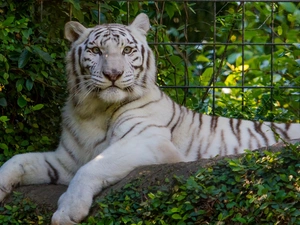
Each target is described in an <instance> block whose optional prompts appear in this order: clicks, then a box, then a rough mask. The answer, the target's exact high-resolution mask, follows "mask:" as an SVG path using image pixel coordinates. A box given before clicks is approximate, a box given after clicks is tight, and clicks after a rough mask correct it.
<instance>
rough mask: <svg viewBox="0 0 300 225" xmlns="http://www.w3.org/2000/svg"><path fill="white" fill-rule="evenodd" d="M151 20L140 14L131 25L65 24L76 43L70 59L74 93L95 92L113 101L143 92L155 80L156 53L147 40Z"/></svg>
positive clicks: (105, 99) (71, 84) (136, 95)
mask: <svg viewBox="0 0 300 225" xmlns="http://www.w3.org/2000/svg"><path fill="white" fill-rule="evenodd" d="M149 27H150V25H149V19H148V17H147V16H146V15H145V14H140V15H139V16H138V17H136V19H135V20H134V21H133V23H132V24H131V25H130V26H124V25H120V24H107V25H99V26H96V27H94V28H89V29H87V28H85V27H83V26H82V25H81V24H79V23H77V22H69V23H68V24H67V25H66V37H67V39H69V40H70V41H72V42H73V45H72V49H71V50H70V53H69V57H68V59H69V60H67V61H68V64H72V66H68V72H69V74H71V76H69V80H71V82H69V83H70V84H69V85H70V86H71V88H70V89H71V90H74V91H73V94H77V95H78V94H81V95H82V96H85V97H87V96H89V95H94V96H95V95H96V96H97V97H98V98H99V99H101V100H103V101H105V102H109V103H114V102H122V101H124V100H126V99H134V98H138V97H140V96H142V95H143V93H144V92H145V91H146V89H147V83H148V82H152V83H154V82H155V81H154V80H155V69H151V68H152V67H154V65H152V64H153V63H154V59H153V54H152V52H151V50H150V48H149V46H148V44H147V41H146V33H147V31H148V29H149Z"/></svg>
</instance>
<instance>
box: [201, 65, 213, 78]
mask: <svg viewBox="0 0 300 225" xmlns="http://www.w3.org/2000/svg"><path fill="white" fill-rule="evenodd" d="M213 72H214V69H213V68H212V67H208V68H206V69H205V70H204V72H203V73H202V75H201V76H200V80H201V81H202V82H208V81H209V80H210V79H211V76H212V75H213Z"/></svg>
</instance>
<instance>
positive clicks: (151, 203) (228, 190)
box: [82, 145, 300, 225]
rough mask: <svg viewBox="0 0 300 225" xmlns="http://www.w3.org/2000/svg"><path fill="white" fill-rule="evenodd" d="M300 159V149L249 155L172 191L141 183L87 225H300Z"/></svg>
mask: <svg viewBox="0 0 300 225" xmlns="http://www.w3.org/2000/svg"><path fill="white" fill-rule="evenodd" d="M299 157H300V153H299V147H298V149H297V147H296V145H291V146H290V147H289V148H287V149H285V150H283V151H282V152H276V153H274V152H270V151H265V152H251V151H249V152H247V153H246V155H245V156H243V157H241V158H238V159H226V160H223V161H220V162H218V163H217V164H216V165H214V166H211V167H209V168H202V169H200V170H199V171H198V172H197V173H196V174H195V175H193V176H191V177H189V178H187V179H185V178H182V177H174V180H173V182H174V183H172V185H167V186H151V187H148V188H147V189H142V190H141V189H139V186H138V181H136V183H131V184H128V185H127V186H126V187H124V188H123V189H122V190H120V191H119V192H113V193H111V194H110V195H108V196H107V197H105V198H103V199H100V200H98V202H97V203H96V206H95V207H96V210H97V212H98V214H97V215H96V216H95V217H90V218H88V219H87V222H85V223H82V224H84V225H87V224H89V225H90V224H98V225H99V224H110V225H119V224H120V225H121V224H135V225H150V224H160V225H166V224H177V225H188V224H190V225H193V224H270V225H271V224H272V225H273V224H300V212H299V208H300V203H299V199H300V194H299V188H300V186H299V185H300V178H299V169H300V168H299V163H298V161H299ZM170 182H171V181H170Z"/></svg>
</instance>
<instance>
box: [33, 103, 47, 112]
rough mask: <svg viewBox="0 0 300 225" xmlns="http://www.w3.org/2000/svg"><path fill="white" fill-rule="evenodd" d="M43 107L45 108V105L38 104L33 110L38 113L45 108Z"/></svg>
mask: <svg viewBox="0 0 300 225" xmlns="http://www.w3.org/2000/svg"><path fill="white" fill-rule="evenodd" d="M43 107H44V105H43V104H37V105H35V106H33V107H32V109H33V110H34V111H37V110H40V109H41V108H43Z"/></svg>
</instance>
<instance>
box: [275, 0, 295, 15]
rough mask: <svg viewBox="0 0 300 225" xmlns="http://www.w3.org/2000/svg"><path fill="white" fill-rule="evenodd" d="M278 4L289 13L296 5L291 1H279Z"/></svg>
mask: <svg viewBox="0 0 300 225" xmlns="http://www.w3.org/2000/svg"><path fill="white" fill-rule="evenodd" d="M279 5H281V6H282V8H284V9H285V10H286V11H288V12H290V13H293V12H294V11H295V10H297V7H296V6H295V4H294V3H292V2H279Z"/></svg>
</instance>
